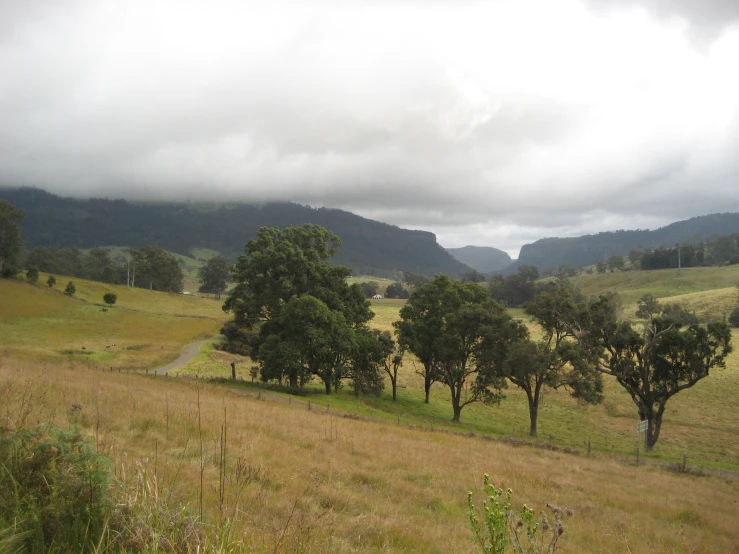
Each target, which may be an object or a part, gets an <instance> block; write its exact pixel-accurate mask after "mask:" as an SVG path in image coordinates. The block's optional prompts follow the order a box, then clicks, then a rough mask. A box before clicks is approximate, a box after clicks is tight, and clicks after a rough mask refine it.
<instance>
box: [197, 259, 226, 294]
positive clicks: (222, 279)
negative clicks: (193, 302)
mask: <svg viewBox="0 0 739 554" xmlns="http://www.w3.org/2000/svg"><path fill="white" fill-rule="evenodd" d="M231 268H232V264H231V262H230V261H228V258H226V257H225V256H222V255H218V256H213V257H212V258H210V259H209V260H208V261H207V262H205V265H203V266H202V267H200V268H199V269H198V279H199V280H200V283H201V286H200V288H199V289H198V290H199V292H208V293H213V294H215V295H216V298H220V297H221V293H222V292H224V291H225V290H226V286H227V281H228V279H229V277H230V276H231Z"/></svg>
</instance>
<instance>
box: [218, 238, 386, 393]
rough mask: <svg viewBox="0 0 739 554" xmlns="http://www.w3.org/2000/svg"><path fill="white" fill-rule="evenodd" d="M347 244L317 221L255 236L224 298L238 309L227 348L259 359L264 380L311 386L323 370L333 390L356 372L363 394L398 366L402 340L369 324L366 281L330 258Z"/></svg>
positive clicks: (227, 329)
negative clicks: (351, 278) (352, 281)
mask: <svg viewBox="0 0 739 554" xmlns="http://www.w3.org/2000/svg"><path fill="white" fill-rule="evenodd" d="M340 245H341V241H340V240H339V238H338V237H337V236H336V235H334V234H333V233H331V232H329V231H327V230H326V229H324V228H322V227H320V226H317V225H313V224H306V225H303V226H301V227H286V228H285V229H283V230H280V229H278V228H274V227H263V228H262V229H260V230H259V232H258V233H257V237H256V238H255V239H252V240H250V241H249V242H247V244H246V248H245V254H244V255H242V256H240V257H239V259H238V262H237V263H236V266H235V268H234V271H233V275H234V277H235V279H236V286H235V288H234V290H233V292H232V294H231V295H230V296H229V298H228V299H227V300H226V302H225V303H224V306H223V309H224V310H225V311H227V312H231V313H233V315H234V319H233V320H231V321H229V322H228V323H226V325H224V327H223V329H222V333H223V335H224V336H225V338H226V341H225V343H224V344H223V348H224V349H226V350H229V351H232V352H236V353H240V354H246V355H249V356H251V357H252V359H254V360H256V361H257V362H258V364H259V369H260V373H261V378H262V380H264V381H276V382H278V383H280V384H286V385H288V386H290V387H303V386H304V385H305V384H306V383H307V382H308V381H310V380H311V379H312V378H317V379H319V380H320V381H322V383H323V384H324V386H325V390H326V394H331V392H332V390H333V391H337V390H338V389H339V387H340V386H341V384H342V382H343V381H344V380H348V381H349V382H350V384H351V387H352V389H353V390H354V391H355V393H357V394H359V393H379V392H380V391H381V390H382V389H383V387H384V379H383V377H382V375H383V372H385V371H387V372H388V374H392V372H393V368H395V371H396V372H397V367H398V366H399V365H400V361H399V360H398V361H397V363H396V362H394V360H395V357H396V356H397V355H398V353H397V352H396V343H395V341H394V340H393V339H392V337H391V336H390V334H389V333H386V334H382V333H378V332H377V331H372V330H370V329H369V327H368V325H367V323H368V322H369V321H370V319H371V318H372V317H373V316H374V314H373V313H372V311H371V310H370V309H369V306H370V304H369V302H368V301H367V299H366V297H365V293H364V292H363V290H362V287H361V286H360V285H359V284H354V285H349V284H348V283H347V281H346V278H347V277H348V276H349V275H350V274H351V270H350V269H349V268H346V267H343V266H338V265H333V264H331V263H330V262H329V258H331V257H332V256H334V255H335V254H336V252H337V250H338V248H339V246H340ZM396 375H397V373H396ZM393 382H395V381H393Z"/></svg>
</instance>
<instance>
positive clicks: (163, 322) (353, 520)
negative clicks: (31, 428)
mask: <svg viewBox="0 0 739 554" xmlns="http://www.w3.org/2000/svg"><path fill="white" fill-rule="evenodd" d="M40 281H41V282H43V281H45V276H42V278H41V280H40ZM58 281H59V282H58V284H57V287H56V289H58V290H56V291H50V290H48V289H47V288H46V287H43V286H38V287H32V286H31V285H28V284H26V283H21V282H16V281H7V280H0V337H2V339H1V341H0V399H2V400H1V401H0V418H1V419H0V427H5V428H9V429H13V428H17V427H19V426H22V425H26V426H28V425H34V424H37V423H42V422H51V423H53V424H55V425H57V426H62V427H64V426H66V425H77V426H78V427H79V428H80V430H81V431H83V432H84V433H87V434H89V435H90V436H92V437H94V439H93V440H94V442H95V444H96V447H97V448H98V450H99V451H100V452H103V453H105V454H107V455H108V456H109V457H110V458H111V459H112V460H113V461H114V464H115V468H116V469H115V471H116V474H117V476H118V477H119V479H120V480H121V482H122V483H128V484H132V483H133V484H134V485H136V483H138V484H139V485H138V486H139V488H138V489H137V490H140V491H141V494H142V495H148V496H150V497H152V498H158V499H161V500H163V501H165V502H167V503H168V504H171V505H174V506H187V507H189V509H190V510H191V511H192V512H194V513H197V512H199V510H200V509H201V506H202V510H203V515H204V519H205V521H206V522H207V523H208V525H206V530H207V532H208V533H212V534H214V535H219V536H220V544H221V547H220V548H219V549H218V550H219V551H222V552H286V553H287V552H314V553H323V552H424V553H425V552H428V553H433V552H438V553H472V552H476V550H475V547H474V545H473V544H472V543H471V540H470V538H471V533H470V531H469V523H468V520H467V515H466V494H467V491H468V490H473V491H477V492H476V494H477V496H476V498H477V500H478V504H481V496H480V494H479V489H480V487H481V484H482V477H483V474H484V473H488V474H490V475H491V477H492V480H493V482H494V483H496V484H497V485H500V486H503V487H511V488H512V489H513V490H514V504H516V505H518V506H520V505H521V504H523V503H526V504H528V505H529V506H531V507H533V508H535V509H536V510H537V511H538V510H539V509H541V508H543V507H544V505H545V504H546V503H547V502H553V503H556V504H558V505H564V506H569V507H571V508H573V509H574V510H575V516H574V517H573V518H571V519H569V520H567V521H566V522H565V524H566V531H565V534H564V535H563V538H562V540H561V542H560V545H561V549H560V551H561V552H573V553H575V552H594V553H595V552H604V553H605V552H627V553H628V552H631V553H647V552H649V553H651V552H675V553H678V552H680V553H681V552H686V553H687V552H696V553H699V552H702V553H714V552H728V553H731V552H739V534H738V532H737V528H738V527H739V480H738V479H737V477H736V475H735V473H728V472H723V473H719V472H715V471H714V469H715V468H718V469H721V470H729V471H734V472H735V471H737V470H738V469H739V424H738V423H737V416H736V414H737V413H739V355H738V354H737V352H734V353H733V354H732V355H731V357H730V359H729V363H728V364H727V368H726V369H724V370H719V371H716V372H715V373H712V375H711V376H710V377H708V378H707V379H705V380H703V381H702V382H701V383H699V384H698V385H697V386H696V387H694V388H693V389H690V390H688V391H685V392H684V393H681V394H680V395H678V396H677V397H675V398H674V399H672V400H671V401H670V404H669V405H668V407H669V408H668V413H667V415H666V416H665V423H664V427H663V431H662V433H663V434H662V437H661V438H660V441H659V443H658V445H657V448H656V452H655V453H654V454H653V455H650V457H649V459H648V460H647V463H644V460H643V458H642V461H641V463H640V465H636V463H635V462H634V460H633V455H632V453H633V449H634V447H635V445H636V444H637V437H636V433H635V430H634V425H635V423H636V420H637V417H636V412H635V409H634V408H633V405H632V404H631V403H630V400H629V399H628V398H627V397H626V395H625V394H623V393H622V391H620V390H619V389H618V387H617V386H615V385H614V384H613V383H610V382H607V389H606V395H607V397H606V402H605V403H604V404H603V405H601V406H596V407H582V406H578V405H577V404H576V403H575V402H573V401H572V400H571V399H569V398H568V397H567V396H566V395H564V394H560V393H547V397H546V401H545V404H544V407H543V409H542V414H541V421H540V439H539V441H540V442H539V443H538V446H527V445H525V444H524V443H523V442H514V441H510V440H502V439H501V438H500V437H498V438H495V437H487V436H483V434H492V435H505V436H507V437H510V436H511V434H512V430H513V429H514V428H515V429H517V432H518V435H517V436H518V437H519V438H520V437H521V436H522V435H523V434H524V432H525V429H526V428H527V413H526V409H525V405H524V402H523V397H522V396H521V395H520V394H518V393H517V392H516V391H514V390H512V389H509V393H508V394H509V398H508V399H506V400H504V402H503V404H502V405H501V406H500V407H497V408H489V407H484V406H472V407H468V408H465V410H464V411H463V412H462V424H461V425H458V426H452V425H451V424H450V423H449V422H448V420H449V419H450V418H451V408H450V406H449V402H448V394H447V393H446V392H445V391H444V389H443V388H442V387H440V386H439V385H436V386H435V387H434V390H433V392H432V403H431V404H430V405H425V404H423V402H422V398H421V393H420V390H419V388H418V377H417V376H415V374H414V373H413V362H412V360H408V361H407V363H406V365H405V366H404V368H403V370H402V371H403V375H402V383H401V388H400V389H399V393H398V395H399V399H398V402H397V403H393V402H392V400H390V399H389V398H388V395H387V391H386V393H385V395H384V396H383V397H381V398H374V397H362V398H360V399H358V400H357V399H355V398H354V397H353V396H352V395H351V394H349V393H347V392H342V393H340V394H339V395H337V396H332V397H330V398H328V399H327V398H326V397H325V396H323V395H319V394H311V395H309V396H308V397H306V398H299V399H294V401H291V403H290V404H288V403H287V402H286V401H284V400H285V398H286V397H285V396H284V395H278V394H276V393H273V392H269V393H268V392H266V391H263V390H260V389H257V388H254V387H253V386H251V385H250V384H249V383H248V382H237V383H236V384H229V383H226V384H222V382H221V381H210V382H209V381H203V380H195V379H190V378H181V379H177V378H174V377H169V378H165V377H157V378H154V377H151V376H147V375H145V374H144V372H143V370H144V369H146V368H151V367H155V366H157V365H159V364H161V363H163V362H166V361H168V360H171V359H173V358H174V357H175V356H176V354H177V352H178V351H179V350H180V349H181V348H182V346H184V345H185V344H188V343H191V342H195V341H196V340H198V339H201V338H207V337H210V336H213V335H215V334H217V333H218V329H219V328H220V326H221V324H222V322H223V321H224V320H225V318H226V316H225V314H223V313H222V311H221V310H220V303H218V302H216V301H214V300H211V299H204V298H190V297H184V296H182V295H167V294H165V293H156V292H151V291H142V290H138V289H137V290H130V289H126V288H125V287H114V286H110V285H104V284H100V283H90V282H83V281H81V280H74V281H75V283H76V285H77V291H78V292H77V297H76V298H68V297H65V296H64V295H63V294H61V293H60V292H59V291H61V290H63V289H64V286H65V285H66V282H67V281H68V279H61V278H59V279H58ZM723 288H727V287H723ZM109 291H110V292H115V293H116V294H118V301H117V303H116V305H115V306H114V307H113V308H111V309H109V310H108V311H107V312H102V311H101V308H102V296H103V294H104V293H105V292H109ZM704 300H705V298H704V299H703V300H698V299H693V300H692V301H694V302H701V301H704ZM705 301H706V302H708V303H709V304H711V305H713V304H714V303H715V300H705ZM734 301H735V298H734ZM401 305H402V303H401V302H398V301H391V300H384V301H379V302H373V305H372V308H373V310H374V311H375V313H376V314H377V315H376V318H375V321H374V324H375V325H376V326H377V327H378V328H382V329H391V324H392V321H394V319H395V318H397V313H398V310H399V309H400V306H401ZM518 315H521V314H518ZM734 341H735V344H737V343H736V341H739V333H737V332H736V331H735V333H734ZM113 344H115V347H112V346H111V345H113ZM83 346H84V347H85V348H84V349H83V348H82V347H83ZM106 347H108V348H106ZM231 359H233V358H232V357H230V355H228V354H225V353H222V352H218V351H215V350H213V349H212V348H204V349H203V352H202V353H201V354H200V355H199V356H198V357H197V358H196V359H195V360H193V361H192V363H191V364H190V365H189V366H188V367H187V368H184V369H183V370H181V371H178V372H177V373H181V374H183V375H188V374H189V375H191V376H192V375H193V374H195V375H197V374H200V375H201V376H205V375H211V376H219V377H225V376H227V375H228V371H229V368H228V362H229V361H230V360H231ZM249 365H250V364H249V362H248V360H240V364H239V366H238V367H239V372H240V373H239V374H240V376H241V377H243V378H245V379H247V381H248V366H249ZM100 367H105V368H110V367H114V368H123V369H133V370H136V371H133V372H129V373H127V372H125V371H124V372H123V373H118V372H116V371H114V372H110V370H109V369H108V371H101V370H99V369H96V368H100ZM257 394H259V396H260V397H261V399H259V400H258V399H257V398H256V395H257ZM278 400H279V401H278ZM307 401H310V402H311V408H312V409H311V410H308V409H307V404H306V403H307ZM329 401H330V405H329V404H328V402H329ZM347 414H353V415H352V416H351V417H349V416H348V415H347ZM432 420H433V421H434V424H433V426H432V425H431V424H430V422H431V421H432ZM398 421H399V422H400V423H398ZM224 422H225V424H226V429H225V431H226V433H225V434H226V440H225V441H224V442H223V443H222V439H221V437H222V433H223V430H224V429H223V425H224ZM550 434H551V435H553V437H554V440H553V442H554V445H555V449H548V448H546V447H545V446H546V444H545V443H547V442H548V436H549V435H550ZM588 438H590V439H591V440H592V446H593V452H592V454H591V455H590V456H588V455H587V453H586V450H585V448H584V441H585V440H587V439H588ZM222 445H224V446H225V449H223V450H222ZM573 447H577V448H578V451H577V452H574V453H569V451H570V450H571V449H572V448H573ZM224 450H225V468H224V469H225V471H224V472H223V475H224V476H225V477H224V478H223V479H221V477H220V475H221V472H220V467H219V461H220V460H222V459H223V458H224V457H223V456H222V455H221V453H222V452H224ZM683 454H685V455H687V456H688V467H689V468H690V467H693V468H695V467H696V465H700V466H701V467H703V468H705V471H703V472H702V473H699V472H689V473H679V472H674V471H668V470H667V469H666V468H665V467H664V465H663V464H659V463H655V462H667V461H678V460H681V459H682V456H683ZM201 468H202V473H201ZM221 480H222V481H223V488H222V489H221ZM201 483H202V488H201ZM221 490H223V497H222V498H223V501H222V502H221V495H220V494H219V493H220V491H221ZM201 494H202V504H201Z"/></svg>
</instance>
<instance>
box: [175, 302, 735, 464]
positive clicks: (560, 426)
mask: <svg viewBox="0 0 739 554" xmlns="http://www.w3.org/2000/svg"><path fill="white" fill-rule="evenodd" d="M404 303H405V301H398V300H381V301H372V310H373V311H374V312H375V314H376V315H375V318H374V319H373V321H372V326H373V327H375V328H378V329H382V330H390V331H392V330H393V328H392V322H393V321H395V320H397V319H398V317H399V315H398V313H399V311H400V308H401V307H402V306H403V304H404ZM511 312H512V315H513V316H514V317H517V318H520V319H523V320H525V321H526V320H527V316H526V315H525V314H524V313H523V310H520V309H513V310H511ZM532 332H533V333H536V327H535V326H533V325H532ZM737 340H739V332H737V331H735V332H734V341H737ZM231 361H235V362H237V378H238V379H239V381H238V382H237V383H236V386H246V387H251V386H257V387H258V386H259V385H251V384H250V381H251V377H250V374H249V369H250V367H251V366H252V365H253V364H252V362H251V361H250V360H249V359H248V358H240V357H238V356H233V355H230V354H227V353H224V352H220V351H218V350H216V349H214V348H213V346H210V345H209V346H206V347H204V348H203V349H202V351H201V353H200V354H199V356H198V357H197V358H195V359H194V360H193V361H192V362H191V363H190V364H188V366H187V367H186V368H184V369H183V370H181V371H179V372H178V373H179V374H180V375H183V376H197V377H200V378H212V379H219V380H220V379H225V380H228V379H229V378H230V376H231V368H230V363H231ZM418 369H420V367H419V366H418V364H417V362H416V361H415V359H414V357H413V356H412V355H407V356H406V359H405V363H404V366H403V368H402V370H401V374H400V375H399V387H398V400H397V401H396V402H393V401H392V394H391V390H390V384H389V380H388V381H387V384H386V389H385V391H384V393H383V394H382V395H381V396H379V397H374V396H361V397H356V396H354V395H353V394H352V392H351V391H350V390H349V388H348V387H345V388H344V389H343V390H340V392H339V394H338V395H333V394H332V395H330V396H326V395H325V393H324V391H323V386H322V385H321V383H320V382H316V381H314V382H312V383H311V384H310V385H309V386H308V388H307V392H308V397H307V398H299V400H301V401H304V402H307V401H308V400H310V401H311V404H312V405H313V406H314V407H315V408H316V409H327V408H328V409H330V410H337V411H339V412H344V413H350V414H356V415H358V416H361V417H369V418H374V419H378V420H384V421H391V422H392V421H395V422H396V423H397V422H398V418H400V419H399V420H400V422H401V423H404V424H412V425H419V426H423V427H427V428H429V429H430V428H431V427H432V426H434V427H435V428H444V429H450V430H454V431H460V432H465V433H466V432H473V433H483V434H491V435H503V436H506V437H511V438H513V437H515V438H516V439H523V440H534V441H535V442H540V443H547V442H549V438H550V435H551V437H552V441H553V443H554V444H556V445H559V446H567V447H574V448H582V449H586V448H587V443H588V441H590V444H591V448H592V449H593V450H596V451H600V452H605V453H610V454H614V455H617V456H632V455H634V454H635V451H636V448H637V446H640V450H642V451H643V447H641V441H640V439H639V437H638V436H637V433H636V423H637V421H638V420H639V418H638V414H637V412H636V408H635V407H634V404H633V402H632V400H631V398H630V396H629V395H628V394H627V393H626V392H625V391H624V390H623V389H622V388H621V387H620V386H619V385H618V384H617V383H616V382H615V381H614V380H612V379H610V378H608V376H604V384H605V401H604V402H603V403H602V404H600V405H598V406H589V405H583V404H579V403H578V402H577V401H575V400H573V399H572V398H570V397H569V395H568V394H567V393H566V392H565V391H547V392H546V394H545V397H544V404H543V406H541V407H540V415H539V425H538V427H539V436H538V438H536V439H530V438H529V437H528V426H529V418H528V405H527V402H526V397H525V395H524V393H523V392H522V391H520V390H519V389H517V388H515V387H513V386H510V387H509V388H508V389H507V391H506V395H507V398H506V399H505V400H504V401H503V402H502V404H501V405H500V406H485V405H482V404H471V405H469V406H467V407H465V408H464V410H463V411H462V421H461V423H460V424H453V423H452V422H451V418H452V409H451V402H450V394H449V390H448V389H447V388H446V387H445V386H443V385H441V384H438V383H437V384H435V385H434V387H433V390H432V394H431V402H430V403H429V404H425V403H424V395H423V382H422V379H421V377H420V376H419V375H418V374H417V373H416V370H418ZM277 394H279V393H277ZM737 410H739V353H738V352H734V353H732V354H731V356H730V357H729V360H728V363H727V367H726V369H720V370H717V371H714V372H713V373H712V374H711V376H709V377H708V378H706V379H704V380H703V381H701V382H699V383H698V384H697V385H696V386H695V387H693V388H692V389H689V390H686V391H684V392H682V393H681V394H679V395H677V396H676V397H674V398H672V399H671V400H670V401H669V403H668V407H667V411H666V414H665V420H664V424H663V428H662V435H661V437H660V440H659V442H658V443H657V446H656V448H655V450H654V451H653V452H652V453H650V454H649V456H648V457H649V458H650V459H654V460H660V461H677V460H681V459H682V456H684V455H685V456H688V458H689V460H690V461H691V462H692V463H695V464H700V465H702V466H705V467H715V468H722V469H728V470H732V471H736V470H739V442H738V441H736V440H735V433H736V429H737V427H736V420H735V414H736V413H737ZM640 455H642V456H643V452H641V454H640Z"/></svg>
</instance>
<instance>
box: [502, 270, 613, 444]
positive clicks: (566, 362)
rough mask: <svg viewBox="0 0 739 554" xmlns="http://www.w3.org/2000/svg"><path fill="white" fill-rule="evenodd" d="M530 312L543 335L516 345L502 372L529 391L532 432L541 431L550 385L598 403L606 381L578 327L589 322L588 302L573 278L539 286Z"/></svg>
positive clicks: (506, 359) (527, 395) (580, 398)
mask: <svg viewBox="0 0 739 554" xmlns="http://www.w3.org/2000/svg"><path fill="white" fill-rule="evenodd" d="M524 309H525V311H526V313H527V314H529V315H530V316H531V317H532V319H533V321H534V322H535V323H536V324H538V326H539V328H540V330H541V338H540V339H539V340H537V341H534V340H531V338H530V337H529V336H528V331H527V332H526V337H525V340H521V341H518V342H517V343H516V344H514V345H513V346H512V347H511V348H510V349H509V352H508V355H507V357H506V358H505V359H504V361H503V364H502V365H501V366H500V368H501V370H502V375H503V376H505V377H507V378H508V380H509V381H510V382H511V383H513V384H514V385H516V386H517V387H519V388H521V389H522V390H523V391H524V392H525V393H526V398H527V400H528V405H529V422H530V426H529V434H530V435H531V436H532V437H535V436H536V434H537V422H538V416H539V406H540V403H541V399H542V395H543V393H544V391H545V390H546V389H547V388H551V389H560V388H563V389H566V390H568V391H569V392H570V394H571V395H572V396H574V397H575V398H578V399H579V400H581V401H584V402H588V403H592V404H596V403H599V402H600V401H601V400H602V399H603V394H602V393H603V382H602V377H601V374H600V372H598V371H597V370H596V369H595V367H594V366H593V364H592V363H591V361H590V356H589V355H588V351H587V348H586V345H585V344H584V343H583V342H581V341H579V336H578V335H577V329H579V327H580V326H581V324H582V323H584V322H585V321H587V304H586V302H585V299H584V298H583V297H582V295H581V294H580V293H579V292H578V291H577V290H576V289H575V288H574V286H573V285H571V284H570V283H569V281H568V280H567V279H558V280H556V281H554V282H552V283H549V284H548V285H544V286H542V287H540V288H539V289H538V292H537V294H536V296H535V297H534V300H533V301H531V302H529V303H527V304H526V305H525V308H524Z"/></svg>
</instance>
